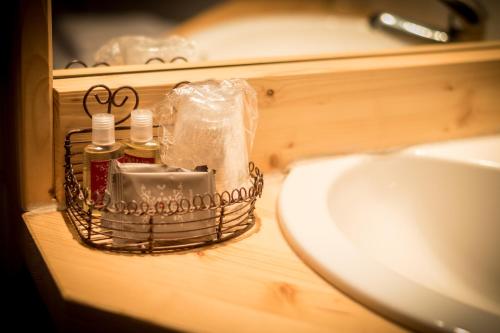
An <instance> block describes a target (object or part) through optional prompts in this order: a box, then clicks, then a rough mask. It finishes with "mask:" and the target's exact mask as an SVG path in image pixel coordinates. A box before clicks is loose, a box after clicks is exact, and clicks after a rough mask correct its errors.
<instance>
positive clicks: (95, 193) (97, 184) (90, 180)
mask: <svg viewBox="0 0 500 333" xmlns="http://www.w3.org/2000/svg"><path fill="white" fill-rule="evenodd" d="M122 155H123V146H122V145H121V144H120V143H118V142H116V141H115V117H114V115H112V114H109V113H96V114H94V115H92V143H91V144H89V145H87V146H86V147H85V148H84V150H83V186H84V188H85V189H86V190H87V191H89V193H90V194H91V198H92V200H94V202H95V203H96V204H100V203H102V200H103V198H104V193H105V191H106V186H107V179H108V169H109V162H110V161H111V160H113V159H117V158H120V157H121V156H122Z"/></svg>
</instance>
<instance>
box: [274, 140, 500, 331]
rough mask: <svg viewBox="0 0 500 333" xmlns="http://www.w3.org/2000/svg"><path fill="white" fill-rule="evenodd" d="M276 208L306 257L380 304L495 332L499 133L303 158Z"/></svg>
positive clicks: (448, 326) (456, 326)
mask: <svg viewBox="0 0 500 333" xmlns="http://www.w3.org/2000/svg"><path fill="white" fill-rule="evenodd" d="M279 214H280V223H281V225H282V229H283V232H284V234H285V236H286V238H287V239H288V241H289V242H290V244H291V245H292V247H293V248H294V249H295V251H296V252H297V253H298V254H299V255H300V256H301V258H303V260H304V261H305V262H306V263H308V264H309V265H311V266H312V267H313V268H314V269H315V270H316V271H317V272H318V273H319V274H321V275H322V276H323V277H324V278H326V279H327V280H329V281H330V282H331V283H332V284H334V285H335V286H337V287H339V288H340V289H342V290H344V291H345V292H346V293H347V294H349V295H351V296H352V297H353V298H355V299H357V300H359V301H360V302H362V303H364V304H366V305H368V306H369V307H371V308H372V309H374V310H375V311H377V312H380V313H381V314H384V315H386V316H388V317H390V318H393V319H394V320H396V321H398V322H400V323H402V324H403V325H407V326H409V327H412V328H415V329H418V330H422V331H429V330H434V331H445V332H456V333H458V332H500V249H499V246H500V136H493V137H484V138H475V139H469V140H461V141H455V142H447V143H441V144H433V145H426V146H419V147H414V148H411V149H407V150H404V151H401V152H398V153H391V154H387V155H354V156H348V157H342V158H331V159H323V160H316V161H306V162H302V163H300V164H298V165H296V166H295V167H294V168H292V170H291V172H290V174H289V175H288V177H287V179H286V180H285V182H284V185H283V188H282V192H281V195H280V200H279Z"/></svg>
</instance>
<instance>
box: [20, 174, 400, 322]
mask: <svg viewBox="0 0 500 333" xmlns="http://www.w3.org/2000/svg"><path fill="white" fill-rule="evenodd" d="M282 180H283V175H281V174H277V173H276V174H266V175H265V187H264V193H263V197H262V199H260V200H258V201H257V209H256V214H257V225H256V226H255V227H254V228H253V229H252V230H251V231H250V232H249V233H248V234H245V235H243V236H242V237H240V238H239V239H236V240H233V241H230V242H228V243H225V244H220V245H218V246H214V247H210V248H206V249H202V250H196V251H190V252H184V253H179V254H163V255H141V256H140V255H123V254H113V253H105V252H100V251H97V250H94V249H89V248H87V247H85V246H83V245H81V244H80V243H79V242H78V241H77V240H75V239H74V238H73V236H72V233H71V232H70V231H69V229H68V227H67V225H66V223H65V221H64V219H63V215H62V213H61V212H56V211H45V212H44V211H35V212H29V213H26V214H25V215H24V216H23V217H24V222H25V224H26V227H27V230H28V231H29V233H28V235H27V236H30V237H27V239H26V241H25V243H27V244H25V245H27V248H29V247H30V246H31V248H33V249H34V250H35V251H34V253H31V254H30V253H28V254H27V255H28V256H29V258H28V261H29V262H32V263H33V262H36V261H37V260H36V259H39V260H38V261H39V262H40V263H41V266H44V267H43V268H42V269H40V267H38V271H40V272H42V273H37V268H36V267H35V266H36V265H35V264H33V265H32V266H33V267H31V269H32V271H33V272H34V274H35V275H36V276H37V279H38V280H44V279H45V280H46V279H50V280H51V282H50V283H49V284H50V285H52V288H49V287H46V286H47V285H48V284H47V283H45V284H44V283H42V282H43V281H42V282H40V286H41V292H42V293H43V294H44V296H45V298H46V302H47V303H48V304H49V307H52V313H53V314H55V316H56V317H58V318H59V319H58V318H56V319H57V320H58V321H64V325H67V327H71V328H72V330H73V329H74V328H75V326H74V325H77V323H79V325H80V326H82V327H86V328H87V329H88V328H93V327H100V328H102V327H103V325H107V326H112V327H119V326H120V323H121V324H122V325H121V326H122V327H125V326H128V328H129V330H133V329H132V328H131V327H136V329H137V327H141V325H142V324H144V325H151V326H149V327H155V328H156V329H158V330H161V329H162V328H167V329H173V330H182V331H194V332H235V331H238V332H271V331H274V332H401V331H403V330H404V329H403V328H401V327H399V326H398V325H396V324H394V323H392V322H390V321H388V320H386V319H385V318H383V317H381V316H378V315H377V314H375V313H374V312H372V311H370V310H368V309H367V308H365V307H363V306H362V305H360V304H358V303H357V302H355V301H353V300H352V299H350V298H349V297H347V296H346V295H344V294H343V293H341V292H340V291H339V290H337V289H336V288H335V287H333V286H332V285H330V284H328V283H327V282H325V281H324V280H323V279H322V278H321V277H320V276H319V275H317V274H316V273H315V272H314V271H312V270H311V269H310V268H309V267H308V266H306V265H305V264H304V263H303V262H302V261H301V260H300V259H299V257H298V256H297V255H296V254H295V253H294V252H293V251H292V249H291V248H290V247H289V246H288V244H287V242H286V240H285V239H284V238H283V236H282V234H281V231H280V230H279V225H278V221H277V217H276V199H277V196H278V193H279V190H280V187H281V183H282ZM30 243H31V244H30ZM33 245H35V246H33ZM43 271H45V273H43ZM54 287H55V288H54ZM55 298H60V302H59V303H60V304H59V305H58V306H54V304H55V303H57V302H56V301H55ZM61 304H62V305H61ZM75 304H77V305H79V306H80V307H81V308H80V310H75V306H74V305H75ZM54 308H55V309H54ZM82 308H86V309H92V311H90V312H91V315H89V311H83V310H81V309H82ZM84 312H85V315H84V314H83V313H84ZM110 316H111V317H113V319H112V320H111V319H107V318H108V317H110ZM61 318H63V319H61ZM131 320H132V321H133V322H134V325H135V326H134V325H131V324H130V325H129V324H124V323H130V321H131ZM58 324H59V325H61V323H60V322H59V323H58ZM137 325H139V326H137ZM149 331H151V330H149Z"/></svg>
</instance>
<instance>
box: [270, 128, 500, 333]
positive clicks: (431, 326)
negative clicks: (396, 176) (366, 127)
mask: <svg viewBox="0 0 500 333" xmlns="http://www.w3.org/2000/svg"><path fill="white" fill-rule="evenodd" d="M481 140H483V141H484V138H481ZM481 140H479V142H481ZM487 140H488V139H487V138H486V142H487ZM494 140H498V142H500V136H498V137H494ZM469 141H470V140H469ZM461 142H462V143H463V142H468V141H461ZM452 144H457V143H455V142H452ZM458 144H460V142H458ZM438 145H439V144H438ZM441 145H443V147H444V148H446V145H449V143H445V144H441ZM428 147H431V148H434V147H438V148H439V146H437V145H431V146H428ZM425 148H426V146H423V147H414V148H410V149H406V150H403V151H401V152H398V153H396V154H394V155H397V156H401V157H404V156H411V157H412V158H419V159H437V160H447V161H449V162H451V163H463V164H474V165H476V166H477V167H487V168H494V169H497V170H500V163H496V161H492V162H491V163H484V160H483V159H471V158H460V156H443V154H440V152H439V149H437V152H436V151H433V150H432V149H430V150H426V149H425ZM373 158H374V157H373V156H372V155H353V156H347V157H340V158H334V159H327V160H320V161H316V162H312V163H309V162H307V163H304V164H302V165H299V166H297V167H295V168H292V170H291V172H290V174H289V175H288V176H287V178H286V179H285V181H284V183H283V187H282V189H281V193H280V196H279V199H278V215H279V223H280V227H281V230H282V232H283V234H284V235H285V238H286V239H287V240H288V242H289V243H290V245H291V247H292V248H293V249H294V250H295V252H296V253H297V254H298V255H299V257H301V258H302V259H303V260H304V261H305V262H306V263H307V264H308V265H310V266H311V267H312V268H313V269H314V270H315V271H317V272H318V273H319V274H320V275H322V276H323V277H325V278H326V280H328V281H331V282H333V283H334V285H335V286H337V287H339V288H340V289H341V290H342V291H344V292H346V293H347V294H349V295H352V296H353V297H354V298H355V299H357V300H359V301H360V302H361V303H363V304H366V305H367V306H368V307H370V308H372V309H374V310H375V311H376V312H379V313H381V314H382V315H384V316H387V317H389V318H393V319H394V320H396V321H397V322H399V323H401V324H403V325H409V326H410V327H413V328H417V329H419V330H433V331H444V332H452V331H453V330H454V329H456V328H462V329H464V330H465V332H467V331H473V332H476V331H488V328H489V327H492V325H498V326H499V327H500V317H498V316H496V315H495V314H493V313H490V312H487V311H484V310H482V309H479V308H476V307H474V306H471V305H468V304H465V303H462V302H460V301H458V300H454V299H452V298H449V297H447V296H446V295H443V294H440V293H438V292H436V291H433V290H431V289H429V288H427V287H425V286H423V285H420V284H418V283H417V282H414V281H411V280H408V279H406V278H405V277H403V276H402V275H400V274H398V273H397V272H395V271H393V270H391V269H390V268H389V267H386V266H384V265H382V264H381V263H378V262H376V261H375V260H374V259H372V258H370V257H369V256H368V255H366V254H364V253H363V251H362V250H361V249H360V248H357V246H356V245H355V244H354V243H353V242H352V241H351V240H350V239H348V238H347V236H346V235H345V234H344V233H343V232H342V231H341V230H340V228H339V227H338V226H336V225H335V224H334V223H331V216H330V215H329V210H328V206H327V200H326V198H327V194H328V191H329V189H330V186H331V184H332V183H333V182H334V181H335V179H336V178H338V177H341V175H342V174H343V172H345V171H347V170H350V169H351V168H353V167H355V166H357V165H359V164H361V163H366V162H368V163H369V161H370V160H371V159H373ZM333 164H334V165H335V168H332V167H329V166H331V165H333ZM325 170H328V171H327V172H325ZM325 173H326V174H325ZM318 174H322V175H323V177H322V178H321V181H320V182H316V183H314V184H311V182H310V181H309V180H308V177H309V176H311V175H318ZM297 187H298V188H301V191H300V193H299V191H294V190H293V189H294V188H297ZM311 191H314V193H315V195H310V193H311ZM304 193H307V194H304ZM318 198H325V200H322V201H321V200H319V202H318ZM288 202H294V203H295V205H293V206H292V205H290V206H292V207H299V208H298V209H294V210H290V209H288V208H287V207H289V206H288ZM297 203H300V205H298V204H297ZM318 204H319V205H320V208H317V207H318ZM300 207H306V209H301V208H300ZM311 217H312V218H311ZM311 220H312V221H313V222H312V223H314V228H303V223H304V221H311ZM310 223H311V222H310ZM325 234H329V237H328V239H325V238H324V237H322V236H323V235H325ZM311 239H313V240H314V242H311V241H308V240H311ZM332 244H335V246H332ZM332 267H335V268H336V269H333V268H332ZM364 276H370V279H368V278H364ZM383 286H391V288H389V290H387V289H386V288H383ZM388 293H389V294H388ZM421 304H425V306H421ZM457 313H459V314H460V316H459V317H457V315H456V314H457Z"/></svg>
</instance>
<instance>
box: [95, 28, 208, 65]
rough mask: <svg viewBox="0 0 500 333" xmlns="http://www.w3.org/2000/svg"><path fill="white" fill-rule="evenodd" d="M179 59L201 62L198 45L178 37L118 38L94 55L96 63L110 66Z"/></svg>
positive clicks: (110, 41) (107, 43) (103, 46)
mask: <svg viewBox="0 0 500 333" xmlns="http://www.w3.org/2000/svg"><path fill="white" fill-rule="evenodd" d="M178 57H182V58H184V59H186V60H187V61H188V62H193V61H198V60H201V56H200V52H199V50H198V48H197V47H196V44H195V43H194V42H192V41H190V40H187V39H185V38H183V37H180V36H176V35H173V36H169V37H164V38H151V37H146V36H121V37H116V38H113V39H111V40H109V41H108V42H106V43H105V44H104V45H102V46H101V47H100V48H99V50H97V52H96V53H95V54H94V60H95V62H96V63H99V62H106V63H108V64H109V65H133V64H136V65H137V64H145V63H146V62H147V61H148V60H151V59H154V58H159V59H161V60H162V61H163V62H171V61H172V60H174V59H176V58H178Z"/></svg>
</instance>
